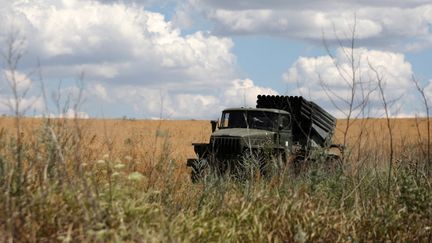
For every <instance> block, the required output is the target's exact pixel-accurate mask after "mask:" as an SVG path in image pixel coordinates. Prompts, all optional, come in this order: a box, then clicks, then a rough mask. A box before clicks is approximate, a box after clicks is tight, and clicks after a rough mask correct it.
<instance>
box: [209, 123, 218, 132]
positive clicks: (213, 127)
mask: <svg viewBox="0 0 432 243" xmlns="http://www.w3.org/2000/svg"><path fill="white" fill-rule="evenodd" d="M210 123H211V127H212V132H214V131H216V128H217V124H218V121H210Z"/></svg>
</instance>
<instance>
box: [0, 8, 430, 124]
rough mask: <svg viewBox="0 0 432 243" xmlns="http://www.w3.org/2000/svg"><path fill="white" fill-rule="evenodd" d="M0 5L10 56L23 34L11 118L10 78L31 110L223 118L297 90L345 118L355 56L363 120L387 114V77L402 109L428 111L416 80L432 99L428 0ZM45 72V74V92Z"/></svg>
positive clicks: (5, 99) (5, 79)
mask: <svg viewBox="0 0 432 243" xmlns="http://www.w3.org/2000/svg"><path fill="white" fill-rule="evenodd" d="M0 6H1V7H0V27H1V29H2V30H4V31H3V32H2V33H0V43H1V47H2V48H1V51H2V53H5V51H6V50H7V47H8V45H7V40H8V38H10V36H13V35H14V33H15V34H16V36H17V37H18V39H20V38H22V39H23V40H24V42H23V46H22V49H21V50H22V51H24V57H23V59H22V60H20V66H19V67H18V70H17V72H16V73H15V76H16V77H11V72H10V71H9V68H8V67H7V65H6V64H5V59H4V58H3V59H2V63H3V66H2V67H3V70H2V73H3V75H2V79H1V86H0V113H1V114H9V113H10V107H9V105H10V104H11V102H12V103H13V102H14V98H13V95H12V92H11V89H10V86H9V85H8V83H10V81H11V80H15V82H18V83H19V85H18V86H17V87H18V91H19V93H21V94H25V96H23V97H22V99H21V103H22V107H23V108H24V110H25V111H26V114H27V115H42V114H45V115H51V116H73V115H75V114H78V115H79V116H82V117H107V118H118V117H123V116H127V117H133V118H140V119H141V118H147V119H153V118H164V119H214V118H217V117H218V115H219V112H220V110H221V109H224V108H226V107H235V106H253V105H254V103H255V97H256V95H257V94H279V95H284V94H287V95H303V96H305V97H306V98H308V99H311V100H313V101H315V102H317V103H318V104H321V105H322V106H324V107H325V108H326V109H327V110H329V111H330V112H331V113H332V114H334V115H335V116H337V117H341V118H342V117H346V115H347V114H348V107H349V106H348V105H347V104H346V102H345V101H346V100H347V99H349V97H350V95H351V94H352V93H351V91H352V89H351V87H350V85H351V84H350V82H347V81H352V75H349V73H352V72H350V71H352V67H351V66H350V63H351V62H350V60H349V57H350V56H351V55H346V54H347V53H350V54H352V57H353V58H354V63H356V65H355V68H354V71H355V73H356V75H355V79H354V87H355V89H354V90H355V91H356V92H355V94H354V98H355V99H354V103H355V104H356V105H360V104H362V101H364V100H365V99H367V100H368V103H367V105H366V106H364V109H363V110H361V109H356V110H355V111H354V114H355V116H357V115H360V114H362V115H364V116H374V117H381V116H383V114H384V113H383V105H382V104H381V103H380V101H381V99H380V94H379V92H377V90H376V86H377V78H376V74H377V73H378V76H379V77H380V78H381V79H382V81H383V83H384V87H385V91H386V92H385V96H386V99H387V100H389V101H392V106H391V114H392V116H395V117H405V116H411V117H412V116H416V115H420V116H421V115H424V114H425V111H424V109H422V106H421V100H420V99H419V96H418V93H416V91H415V87H414V85H413V82H412V77H413V76H415V77H416V78H417V79H418V81H419V82H420V84H421V86H422V87H423V88H424V90H425V93H426V95H427V97H428V98H429V97H432V68H431V67H430V63H432V28H431V26H432V3H430V1H426V0H412V1H405V0H404V1H402V0H392V1H390V0H383V1H372V0H359V1H349V2H348V1H340V0H330V1H303V2H301V3H299V2H298V1H294V0H283V1H282V0H268V1H261V0H248V1H246V0H238V1H227V0H181V1H172V0H162V1H155V0H144V1H133V0H123V1H120V0H119V1H117V0H99V1H96V0H62V1H58V0H35V1H25V0H15V1H9V0H0ZM354 27H355V34H356V38H355V40H356V42H355V48H354V49H350V47H349V45H347V44H349V40H350V39H351V38H350V37H351V35H350V33H351V31H352V30H353V29H354ZM323 40H326V43H327V47H328V51H327V49H326V48H325V45H324V42H323ZM339 41H340V43H339ZM351 52H352V53H351ZM38 63H40V66H39V65H38ZM372 68H373V69H375V70H376V71H377V73H375V72H373V71H372ZM35 73H41V74H42V76H41V77H42V79H41V80H42V82H43V84H44V86H45V96H44V95H42V92H41V81H40V78H39V76H38V75H35ZM81 74H83V78H82V79H81V78H80V75H81ZM59 84H61V85H59ZM27 90H29V92H27V93H26V92H25V91H27ZM80 90H81V94H82V99H81V100H80V101H79V102H78V100H79V98H78V97H79V94H80ZM365 94H367V98H366V97H365ZM44 97H45V98H46V99H44ZM393 101H394V102H393ZM45 104H46V105H45ZM76 104H79V105H76ZM362 107H363V106H362ZM362 111H365V112H362Z"/></svg>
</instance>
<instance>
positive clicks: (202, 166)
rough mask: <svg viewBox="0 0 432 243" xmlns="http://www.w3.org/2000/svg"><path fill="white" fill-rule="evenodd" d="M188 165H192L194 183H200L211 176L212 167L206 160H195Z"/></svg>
mask: <svg viewBox="0 0 432 243" xmlns="http://www.w3.org/2000/svg"><path fill="white" fill-rule="evenodd" d="M188 163H190V167H191V168H192V171H191V180H192V183H198V182H200V181H201V180H202V179H204V178H205V177H206V176H207V175H208V174H209V170H210V166H209V164H208V161H207V160H206V159H201V160H197V159H195V160H193V162H192V161H190V162H189V161H188Z"/></svg>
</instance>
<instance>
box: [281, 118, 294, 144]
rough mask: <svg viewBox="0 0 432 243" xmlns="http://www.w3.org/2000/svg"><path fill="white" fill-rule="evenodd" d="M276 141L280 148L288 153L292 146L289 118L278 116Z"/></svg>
mask: <svg viewBox="0 0 432 243" xmlns="http://www.w3.org/2000/svg"><path fill="white" fill-rule="evenodd" d="M278 140H279V145H280V146H281V148H284V149H285V151H287V150H288V151H290V150H291V146H292V132H291V116H290V115H288V114H280V116H279V131H278Z"/></svg>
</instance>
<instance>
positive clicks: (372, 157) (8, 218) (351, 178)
mask: <svg viewBox="0 0 432 243" xmlns="http://www.w3.org/2000/svg"><path fill="white" fill-rule="evenodd" d="M13 122H14V120H12V119H10V118H2V119H1V120H0V192H1V194H0V238H1V239H0V240H2V241H30V242H35V241H65V242H70V241H154V242H160V241H186V242H189V241H213V242H219V241H229V242H267V241H272V242H280V241H284V242H287V241H288V242H291V241H298V242H310V241H342V242H351V241H420V242H430V241H431V239H432V228H431V227H432V190H431V189H432V186H431V178H430V177H428V176H427V175H426V169H425V162H426V159H425V158H427V156H426V154H424V152H425V151H427V149H426V147H425V146H426V144H425V141H426V140H425V139H426V137H424V131H425V122H423V121H419V120H414V119H411V120H404V119H403V120H399V119H398V120H392V123H394V131H395V132H394V134H395V136H394V140H395V141H394V144H395V151H396V153H395V157H396V158H397V159H396V160H395V162H394V163H395V164H394V170H393V171H392V177H391V180H392V183H391V184H390V185H391V187H390V188H387V183H386V182H387V181H386V180H387V170H386V169H387V167H386V161H387V156H388V150H387V149H388V146H387V145H388V141H387V137H386V136H387V135H386V133H385V130H384V129H383V126H384V127H385V121H383V120H373V119H369V120H365V121H355V125H354V126H353V127H352V128H351V130H350V131H349V139H348V149H347V153H348V155H349V156H348V158H349V160H348V161H347V162H348V163H346V164H344V165H343V167H342V168H341V169H340V170H336V171H328V170H325V169H323V168H322V164H320V163H316V164H313V165H311V167H310V168H309V170H308V171H306V172H304V173H303V174H301V175H293V174H292V173H289V170H288V171H287V172H286V173H279V174H277V175H276V176H274V177H273V178H271V179H263V178H260V177H255V176H252V177H250V179H248V180H245V181H238V180H235V179H233V178H229V177H227V178H208V179H207V180H205V181H204V182H203V183H201V184H192V183H191V182H190V180H189V170H188V168H187V167H186V166H185V161H186V158H188V157H191V156H193V148H192V146H191V145H190V143H191V142H205V141H207V140H208V136H209V134H210V132H211V131H210V125H209V123H208V122H207V121H129V120H74V119H70V120H68V119H23V120H22V121H21V122H22V133H21V134H20V136H21V141H22V142H23V144H22V150H21V152H22V154H21V156H20V158H21V159H22V162H23V167H22V169H21V170H19V171H18V170H17V168H16V160H17V157H18V156H17V155H16V151H17V150H16V141H17V139H16V136H17V135H16V134H15V133H14V126H13ZM343 123H344V121H343V120H342V121H338V127H344V126H343ZM356 124H358V125H356ZM338 131H339V129H338ZM419 134H420V135H419ZM341 136H342V135H341V133H340V132H337V133H336V134H335V141H339V139H340V138H341ZM425 149H426V150H425ZM252 173H253V172H252ZM387 189H388V190H389V194H387Z"/></svg>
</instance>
